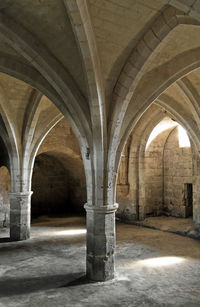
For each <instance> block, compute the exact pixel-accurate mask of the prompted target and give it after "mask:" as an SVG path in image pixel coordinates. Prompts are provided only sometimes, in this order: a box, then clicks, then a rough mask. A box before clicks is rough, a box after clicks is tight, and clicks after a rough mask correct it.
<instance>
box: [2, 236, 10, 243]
mask: <svg viewBox="0 0 200 307" xmlns="http://www.w3.org/2000/svg"><path fill="white" fill-rule="evenodd" d="M7 242H11V239H10V238H9V237H7V238H0V243H7Z"/></svg>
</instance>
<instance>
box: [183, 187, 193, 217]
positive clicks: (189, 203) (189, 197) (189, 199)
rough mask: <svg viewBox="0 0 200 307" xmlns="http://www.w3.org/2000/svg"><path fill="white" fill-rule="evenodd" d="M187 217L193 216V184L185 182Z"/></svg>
mask: <svg viewBox="0 0 200 307" xmlns="http://www.w3.org/2000/svg"><path fill="white" fill-rule="evenodd" d="M184 200H185V207H186V211H185V217H190V216H193V186H192V183H185V184H184Z"/></svg>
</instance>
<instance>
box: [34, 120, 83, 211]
mask: <svg viewBox="0 0 200 307" xmlns="http://www.w3.org/2000/svg"><path fill="white" fill-rule="evenodd" d="M32 190H33V195H32V216H38V215H43V214H74V213H78V214H84V213H85V210H84V208H83V205H84V203H86V182H85V173H84V167H83V162H82V159H81V154H80V149H79V144H78V142H77V140H76V137H75V136H74V134H73V132H72V130H71V128H70V126H69V124H68V123H67V121H66V120H65V119H63V120H61V121H60V122H59V123H58V124H57V125H56V126H55V127H54V128H53V129H52V130H51V131H50V132H49V134H48V135H47V136H46V138H45V139H44V141H43V143H42V144H41V146H40V148H39V151H38V156H37V157H36V160H35V165H34V170H33V181H32Z"/></svg>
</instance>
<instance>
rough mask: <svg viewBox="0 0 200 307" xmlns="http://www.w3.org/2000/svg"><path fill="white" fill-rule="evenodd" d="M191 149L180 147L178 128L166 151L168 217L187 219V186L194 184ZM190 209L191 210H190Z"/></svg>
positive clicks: (166, 145) (168, 142)
mask: <svg viewBox="0 0 200 307" xmlns="http://www.w3.org/2000/svg"><path fill="white" fill-rule="evenodd" d="M193 180H194V177H193V167H192V152H191V147H183V148H180V147H179V142H178V127H176V128H175V129H174V130H173V131H172V133H171V134H170V135H169V137H168V139H167V142H166V144H165V150H164V204H165V208H164V209H165V212H166V214H168V215H172V216H177V217H186V216H187V215H191V212H189V211H188V210H187V206H186V205H187V204H186V198H187V195H186V186H185V184H188V183H189V184H193ZM188 209H189V208H188Z"/></svg>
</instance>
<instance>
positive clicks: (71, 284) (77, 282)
mask: <svg viewBox="0 0 200 307" xmlns="http://www.w3.org/2000/svg"><path fill="white" fill-rule="evenodd" d="M93 283H95V281H92V280H89V279H88V278H87V276H86V275H83V276H81V277H79V278H77V279H75V280H72V281H70V282H69V283H67V284H66V285H63V286H61V287H60V288H67V287H75V286H80V285H87V284H93Z"/></svg>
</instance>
